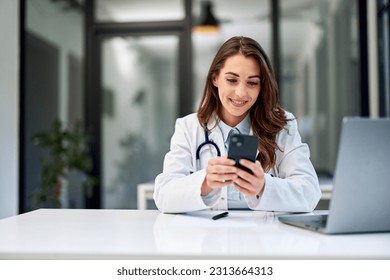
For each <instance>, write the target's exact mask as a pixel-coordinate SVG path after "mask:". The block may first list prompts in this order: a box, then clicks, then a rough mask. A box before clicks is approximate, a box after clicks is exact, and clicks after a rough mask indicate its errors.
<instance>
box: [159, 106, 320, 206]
mask: <svg viewBox="0 0 390 280" xmlns="http://www.w3.org/2000/svg"><path fill="white" fill-rule="evenodd" d="M287 118H288V119H294V120H292V121H288V123H287V125H286V127H285V129H283V130H282V131H281V132H280V133H279V134H278V135H277V137H276V142H277V145H278V147H279V148H280V149H281V150H277V151H276V164H275V167H274V168H272V169H271V170H270V171H269V172H268V173H267V174H266V175H265V189H264V192H263V195H262V196H261V197H260V198H256V196H250V197H249V196H248V197H247V196H245V200H246V202H247V204H248V207H249V208H250V209H253V210H266V211H287V212H310V211H312V210H314V208H315V206H316V205H317V203H318V201H319V199H320V197H321V190H320V187H319V183H318V177H317V174H316V172H315V170H314V168H313V165H312V163H311V161H310V158H309V157H310V153H309V148H308V146H307V145H306V144H304V143H302V142H301V137H300V135H299V132H298V128H297V122H296V120H295V118H294V116H293V115H292V114H291V113H287ZM208 128H213V129H212V130H211V131H210V133H209V138H210V140H212V141H214V142H215V143H216V144H217V145H218V147H219V149H220V151H221V154H222V155H224V154H226V151H225V149H224V140H223V136H222V132H221V130H220V129H219V127H218V126H215V120H213V121H212V122H209V123H208ZM204 141H205V134H204V130H203V128H202V127H201V126H200V124H199V121H198V118H197V116H196V114H195V113H194V114H190V115H188V116H186V117H183V118H179V119H177V120H176V125H175V132H174V134H173V136H172V139H171V146H170V151H169V152H168V153H167V154H166V156H165V159H164V167H163V172H162V173H161V174H159V175H158V176H157V177H156V180H155V190H154V195H153V197H154V200H155V203H156V205H157V208H158V209H159V210H160V211H162V212H164V213H182V212H189V211H196V210H202V209H207V208H211V209H218V210H226V209H227V208H228V204H227V187H223V188H220V189H218V190H217V191H216V195H215V196H214V198H215V199H213V201H212V202H211V204H210V205H206V204H205V203H204V201H203V199H202V197H201V195H200V191H201V186H202V182H203V181H204V178H205V176H206V172H205V168H206V166H207V162H208V161H209V159H211V158H212V157H216V149H215V148H214V147H212V146H211V145H206V146H204V147H203V148H202V150H201V153H200V162H199V168H198V167H197V161H196V156H195V155H196V150H197V148H198V147H199V145H200V144H201V143H203V142H204Z"/></svg>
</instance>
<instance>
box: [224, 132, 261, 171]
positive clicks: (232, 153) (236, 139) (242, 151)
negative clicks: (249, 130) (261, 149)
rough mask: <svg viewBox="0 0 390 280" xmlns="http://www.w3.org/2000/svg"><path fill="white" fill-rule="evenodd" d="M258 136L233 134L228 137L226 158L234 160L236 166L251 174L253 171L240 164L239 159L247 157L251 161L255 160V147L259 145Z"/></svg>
mask: <svg viewBox="0 0 390 280" xmlns="http://www.w3.org/2000/svg"><path fill="white" fill-rule="evenodd" d="M259 141H260V139H259V137H258V136H255V135H246V134H234V135H232V136H231V137H230V141H229V148H228V158H230V159H233V160H235V161H236V164H235V165H236V166H237V167H238V168H241V169H243V170H245V171H246V172H249V173H251V174H253V172H252V171H251V170H250V169H248V168H246V167H244V166H242V165H241V164H240V163H239V162H240V159H247V160H250V161H252V162H255V161H256V155H257V149H258V146H259Z"/></svg>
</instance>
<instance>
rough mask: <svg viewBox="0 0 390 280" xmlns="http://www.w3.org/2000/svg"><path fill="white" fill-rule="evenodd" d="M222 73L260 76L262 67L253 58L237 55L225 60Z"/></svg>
mask: <svg viewBox="0 0 390 280" xmlns="http://www.w3.org/2000/svg"><path fill="white" fill-rule="evenodd" d="M222 72H223V73H225V72H233V73H238V74H239V73H242V74H248V75H258V74H259V73H260V66H259V63H258V62H257V60H256V59H255V58H253V57H245V56H244V55H242V54H235V55H233V56H230V57H228V58H227V59H226V60H225V63H224V65H223V67H222Z"/></svg>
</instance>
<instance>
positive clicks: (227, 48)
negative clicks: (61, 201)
mask: <svg viewBox="0 0 390 280" xmlns="http://www.w3.org/2000/svg"><path fill="white" fill-rule="evenodd" d="M232 129H235V131H236V133H243V134H254V135H257V136H258V137H259V138H260V143H259V147H258V154H257V160H256V162H254V163H253V162H251V161H248V160H241V161H240V163H241V164H242V165H243V166H245V167H247V168H249V169H250V170H252V172H253V174H250V173H249V172H246V171H244V170H242V169H240V168H237V167H235V165H234V164H235V162H234V160H231V159H228V158H227V156H226V153H227V150H226V145H225V143H227V140H228V135H229V132H230V131H231V130H232ZM309 156H310V154H309V148H308V146H307V145H306V144H304V143H302V142H301V137H300V135H299V132H298V129H297V122H296V120H295V118H294V116H293V115H292V114H291V113H288V112H286V111H285V110H284V109H283V108H282V107H281V105H280V102H279V91H278V87H277V84H276V81H275V77H274V73H273V69H272V66H271V64H270V61H269V59H268V57H267V55H266V53H265V52H264V50H263V49H262V47H261V46H260V45H259V44H258V43H257V42H256V41H254V40H253V39H251V38H247V37H233V38H231V39H229V40H227V41H226V42H225V43H224V44H223V45H222V46H221V47H220V49H219V50H218V52H217V54H216V56H215V58H214V60H213V62H212V64H211V66H210V69H209V72H208V75H207V79H206V85H205V88H204V92H203V96H202V99H201V102H200V105H199V109H198V111H197V113H193V114H190V115H188V116H185V117H183V118H179V119H177V121H176V125H175V132H174V134H173V136H172V139H171V146H170V151H169V152H168V153H167V154H166V156H165V159H164V166H163V172H162V173H161V174H159V175H158V176H157V177H156V180H155V191H154V200H155V203H156V205H157V208H158V209H159V210H160V211H162V212H164V213H180V212H189V211H196V210H202V209H207V208H211V209H216V210H226V209H253V210H266V211H288V212H309V211H312V210H313V209H314V208H315V206H316V205H317V203H318V201H319V199H320V196H321V191H320V188H319V183H318V178H317V175H316V172H315V170H314V168H313V165H312V163H311V161H310V157H309Z"/></svg>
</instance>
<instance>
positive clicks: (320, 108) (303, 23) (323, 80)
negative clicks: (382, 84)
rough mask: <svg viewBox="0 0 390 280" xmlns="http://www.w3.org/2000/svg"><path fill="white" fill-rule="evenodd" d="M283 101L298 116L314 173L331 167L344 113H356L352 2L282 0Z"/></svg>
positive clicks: (357, 96) (354, 12) (325, 172)
mask: <svg viewBox="0 0 390 280" xmlns="http://www.w3.org/2000/svg"><path fill="white" fill-rule="evenodd" d="M280 7H281V13H280V14H281V19H280V20H281V24H280V26H281V50H282V57H281V58H282V60H281V61H282V63H281V64H282V69H283V73H282V80H281V83H282V84H281V89H282V91H281V95H282V101H283V105H284V107H285V108H286V109H287V110H289V111H291V112H293V113H294V114H295V116H296V117H297V118H298V124H299V125H300V132H301V135H302V138H303V140H304V141H305V142H307V143H308V144H309V146H310V150H311V159H312V161H313V164H314V166H315V168H316V170H317V172H318V173H319V175H320V176H321V175H329V174H332V173H333V171H334V167H335V163H336V156H337V150H338V139H339V131H340V125H341V121H342V118H343V117H344V116H351V115H359V114H360V112H359V108H360V92H359V91H360V89H359V87H358V84H359V83H358V77H359V76H358V75H359V74H358V73H359V72H358V65H359V56H358V46H359V44H358V33H357V32H358V30H357V26H358V22H357V2H356V1H353V0H343V1H316V0H305V1H300V0H299V1H298V0H288V1H287V0H283V1H281V3H280Z"/></svg>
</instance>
